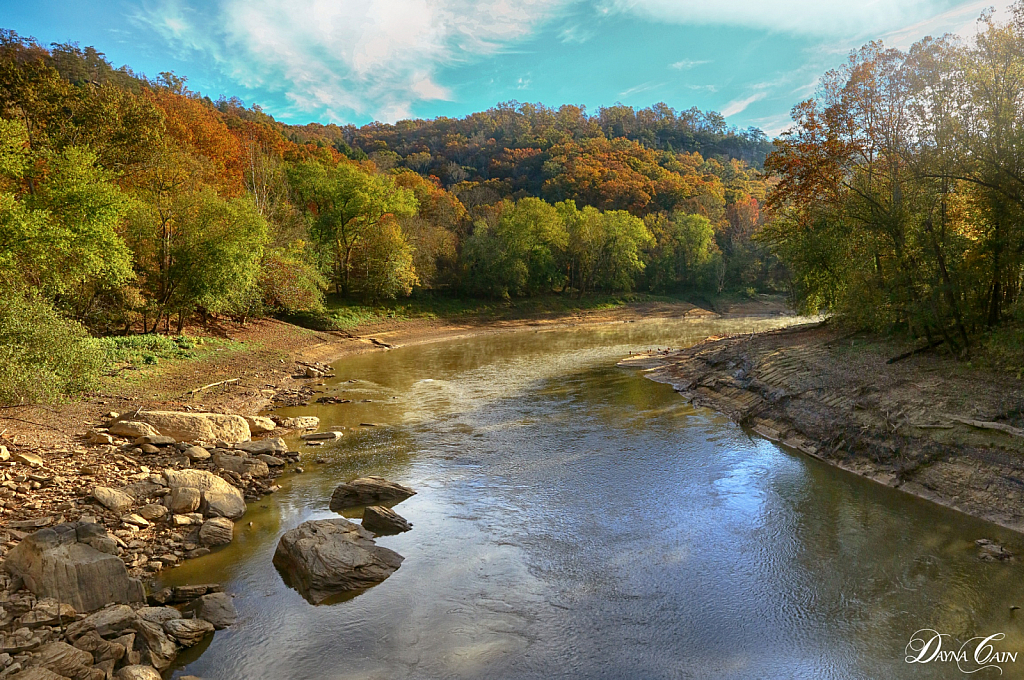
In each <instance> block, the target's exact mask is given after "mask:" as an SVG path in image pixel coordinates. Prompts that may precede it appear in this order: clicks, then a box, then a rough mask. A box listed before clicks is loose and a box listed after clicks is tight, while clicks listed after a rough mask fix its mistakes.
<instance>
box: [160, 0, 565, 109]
mask: <svg viewBox="0 0 1024 680" xmlns="http://www.w3.org/2000/svg"><path fill="white" fill-rule="evenodd" d="M567 1H568V0H519V1H518V2H515V3H513V2H509V1H508V0H340V1H339V0H221V1H220V2H219V3H217V4H215V5H213V7H212V8H210V9H206V10H204V11H203V15H202V16H200V13H199V12H198V11H193V10H191V9H189V8H188V7H187V6H185V5H183V4H181V3H180V2H179V1H178V0H160V1H159V2H158V4H155V5H151V6H149V7H148V8H147V10H146V11H145V13H144V14H143V15H142V17H141V18H142V19H143V20H144V21H145V22H146V23H148V24H149V25H151V26H152V27H153V28H155V29H156V30H157V31H158V32H159V33H160V35H162V36H163V37H164V38H165V39H166V40H168V41H169V42H171V43H172V44H174V45H175V46H176V47H178V48H179V49H182V50H192V51H196V52H200V53H203V54H204V56H206V57H208V58H211V59H213V60H215V61H216V62H217V63H218V64H219V66H220V68H221V69H222V70H223V71H224V72H225V73H226V74H227V75H228V76H230V77H231V78H233V79H234V80H235V81H236V82H238V83H240V84H241V85H244V86H246V87H249V88H253V89H256V88H259V89H264V90H271V91H283V92H285V93H286V95H287V97H288V99H289V100H290V101H291V102H292V104H293V106H294V107H295V108H296V109H297V110H300V111H303V112H320V111H322V112H324V113H325V114H326V115H327V116H328V117H329V118H331V119H333V120H337V121H339V122H340V121H344V120H346V119H348V118H350V117H351V113H355V114H357V115H371V116H375V117H377V118H378V119H381V120H396V119H398V118H401V117H406V116H408V115H410V112H411V110H412V105H413V104H414V103H415V102H417V101H424V100H448V99H451V98H452V93H451V92H450V91H449V90H448V89H447V88H445V87H444V86H443V85H441V84H439V83H438V82H437V80H436V74H437V71H438V70H439V69H440V68H443V67H444V66H450V65H453V64H458V63H463V62H466V61H469V60H472V59H474V58H478V57H481V56H486V55H492V54H495V53H496V52H498V51H500V50H501V49H502V48H503V47H504V46H506V45H508V44H509V43H513V42H515V41H517V40H520V39H523V38H525V37H528V36H529V35H531V34H532V33H533V32H534V31H535V30H536V29H537V28H538V27H539V26H540V25H541V24H543V23H544V22H546V21H548V20H549V19H550V18H552V17H553V16H554V15H555V14H556V13H557V12H558V11H559V10H560V6H561V5H563V4H565V2H567Z"/></svg>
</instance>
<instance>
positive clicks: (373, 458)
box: [167, 322, 1024, 679]
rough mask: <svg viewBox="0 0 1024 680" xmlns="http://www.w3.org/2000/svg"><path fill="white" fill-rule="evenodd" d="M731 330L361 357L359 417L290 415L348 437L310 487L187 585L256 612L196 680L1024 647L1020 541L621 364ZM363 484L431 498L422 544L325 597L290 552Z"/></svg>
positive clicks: (827, 673) (302, 486) (703, 327)
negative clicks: (297, 535)
mask: <svg viewBox="0 0 1024 680" xmlns="http://www.w3.org/2000/svg"><path fill="white" fill-rule="evenodd" d="M737 329H738V325H737V324H735V322H724V323H723V322H718V323H701V324H695V323H692V322H649V323H637V324H622V325H618V326H613V327H605V328H600V329H589V330H576V331H558V332H543V333H533V332H527V333H518V334H513V335H500V336H488V337H482V338H476V339H471V340H463V341H457V342H450V343H437V344H434V345H426V346H419V347H410V348H405V349H400V350H395V351H392V352H388V353H384V354H374V355H368V356H361V357H355V358H352V359H349V360H346V361H344V362H342V363H341V364H339V365H338V366H337V378H336V379H334V380H332V381H330V382H329V384H328V385H327V388H326V389H327V392H328V393H329V394H337V395H338V396H342V397H343V398H346V399H353V401H352V403H348V404H339V405H330V406H318V407H316V408H309V409H300V410H296V411H294V413H296V414H298V413H310V412H312V413H314V414H315V415H319V416H320V417H321V420H322V421H323V422H324V424H325V426H343V427H346V428H348V429H346V436H345V437H344V438H343V439H342V440H341V441H340V442H338V443H335V444H331V445H327V446H322V447H319V448H309V449H303V451H304V453H303V462H302V464H303V466H304V467H305V468H306V470H307V472H306V473H305V474H303V475H290V476H288V477H286V478H284V481H283V483H282V486H283V487H284V488H283V489H282V491H281V492H279V493H278V494H276V495H274V496H269V497H267V498H266V499H264V500H263V501H261V502H260V503H257V504H255V506H254V507H251V509H250V511H249V513H248V514H247V515H246V517H245V518H244V521H243V522H242V523H241V524H240V525H239V527H238V529H237V530H236V536H237V538H236V541H235V543H234V544H232V545H231V546H228V547H227V548H225V549H223V550H221V551H218V552H217V553H214V554H212V555H209V556H207V557H205V558H202V559H199V560H194V561H192V562H189V563H187V564H186V565H184V566H182V567H180V568H178V569H174V570H171V571H170V572H168V575H167V579H168V580H169V581H174V582H189V581H191V582H196V581H210V580H218V581H222V582H225V583H226V584H227V587H228V590H229V591H231V592H233V593H235V594H236V595H237V601H236V602H237V605H238V608H239V611H240V614H241V618H240V622H239V624H238V625H236V626H234V627H233V628H232V629H230V630H228V631H223V632H220V633H218V634H217V636H216V637H215V638H214V640H213V643H212V644H211V645H210V647H209V649H208V650H207V651H206V653H205V654H203V655H202V656H201V657H200V658H199V659H197V660H195V661H193V662H192V663H190V664H189V665H188V666H187V667H186V668H185V669H183V670H181V671H179V674H183V673H190V674H195V675H199V676H201V677H206V678H217V679H228V678H268V679H270V678H423V677H430V678H433V677H439V678H441V677H444V678H447V677H451V678H482V677H487V678H502V677H507V678H532V677H538V678H549V677H588V678H624V677H640V678H689V677H696V678H704V677H716V678H717V677H729V678H775V677H779V678H782V677H785V678H865V677H870V678H902V677H914V678H916V677H922V678H936V677H951V674H950V668H949V667H948V666H938V665H931V666H914V667H909V666H907V665H906V664H905V663H903V661H902V659H903V648H904V646H905V645H906V642H907V640H908V639H909V636H910V634H911V633H913V632H914V631H915V630H917V629H919V628H922V627H933V628H936V629H940V630H943V631H944V632H949V633H951V634H956V635H961V636H970V635H974V634H979V633H980V634H987V633H991V632H999V631H1001V632H1005V633H1006V634H1007V636H1008V639H1007V640H1006V641H1005V644H1004V648H1006V649H1020V650H1022V651H1024V638H1022V637H1021V629H1020V624H1019V622H1018V621H1016V620H1015V619H1012V618H1011V616H1010V611H1009V608H1008V604H1009V603H1013V602H1020V603H1024V585H1022V584H1021V582H1020V578H1019V577H1020V569H1019V567H1018V566H1017V565H1016V564H991V563H982V562H979V561H978V560H977V559H976V557H975V553H974V551H973V550H972V549H971V541H973V539H975V538H979V537H981V536H988V537H992V538H1001V539H1003V540H1009V541H1010V542H1011V543H1015V542H1017V539H1016V537H1014V536H1012V535H1008V534H1007V532H1004V531H1001V530H999V529H997V528H995V527H992V526H990V525H987V524H984V523H982V522H977V521H973V520H970V519H968V518H965V517H962V516H960V515H957V514H955V513H952V512H949V511H947V510H945V509H942V508H939V507H936V506H932V505H930V504H928V503H925V502H924V501H920V500H917V499H914V498H909V497H905V496H902V495H900V494H898V493H896V492H893V491H891V490H889V489H885V488H883V487H880V486H878V485H876V484H873V483H871V482H867V481H864V480H861V479H859V478H856V477H854V476H852V475H848V474H846V473H843V472H841V471H837V470H835V469H833V468H829V467H827V466H824V465H823V464H820V463H819V462H817V461H814V460H812V459H809V458H806V457H804V456H798V455H793V454H790V453H788V452H785V451H782V450H780V449H779V448H778V447H776V446H775V445H773V444H771V443H769V442H766V441H763V440H760V439H752V438H751V437H749V436H748V435H747V434H746V433H745V432H744V431H743V430H741V429H740V428H738V427H736V426H735V425H733V424H731V423H730V422H728V421H727V420H726V419H725V418H723V417H721V416H720V415H717V414H714V413H711V412H708V411H704V410H695V409H694V408H692V407H691V406H690V405H688V404H687V403H686V402H685V401H684V400H682V399H680V398H679V397H678V396H677V395H675V394H674V393H673V392H672V390H671V389H670V388H668V387H667V386H665V385H660V384H656V383H652V382H650V381H647V380H644V379H643V378H642V377H640V376H638V375H637V374H635V373H633V372H629V371H623V370H619V369H616V368H614V363H615V361H616V360H617V359H618V358H619V357H620V356H622V355H625V354H626V353H628V352H629V351H630V350H634V351H635V350H640V349H647V348H648V347H649V346H654V347H657V346H665V345H674V346H681V345H684V344H686V343H689V342H693V341H695V340H698V339H701V338H703V337H705V336H706V335H709V334H712V333H717V332H722V331H723V330H726V331H729V330H737ZM745 329H751V327H750V325H748V326H747V327H746V328H745ZM349 380H358V382H347V381H349ZM356 397H358V399H356ZM392 397H397V399H394V398H392ZM363 399H368V400H370V401H362V400H363ZM365 422H376V423H381V424H382V425H383V426H382V427H375V428H365V427H360V426H359V424H360V423H365ZM295 444H296V445H298V443H297V442H296V443H295ZM318 459H319V460H321V461H322V462H320V463H317V460H318ZM364 474H380V475H383V476H385V477H388V478H390V479H393V480H395V481H398V482H401V483H403V484H409V485H411V486H413V487H415V488H416V489H417V490H418V492H419V493H418V494H417V495H416V496H414V497H412V498H410V499H409V500H407V501H405V502H403V503H402V504H401V505H399V506H398V509H399V511H400V513H401V514H402V515H403V516H405V517H407V518H408V519H409V520H410V521H412V522H413V523H414V525H415V528H414V529H413V530H412V531H411V532H408V533H406V534H401V535H398V536H389V537H385V538H382V539H380V543H381V544H382V545H385V546H387V547H389V548H392V549H394V550H396V551H398V552H399V553H400V554H402V555H404V556H405V558H406V559H405V562H404V563H403V565H402V567H401V569H399V570H398V571H397V572H396V573H395V574H394V575H393V576H392V577H391V578H390V579H388V580H387V581H385V582H384V583H383V584H381V585H379V586H377V587H375V588H372V589H370V590H368V591H366V592H364V593H362V594H360V595H359V596H358V597H355V598H353V599H350V600H348V601H345V602H343V603H340V604H336V605H332V606H321V607H314V606H311V605H309V604H308V603H306V602H305V601H304V600H303V599H302V598H301V597H300V596H299V595H298V594H297V593H295V592H294V591H293V590H291V589H289V588H288V587H287V586H286V585H285V584H284V583H283V581H282V579H281V578H280V576H279V575H278V574H277V572H276V571H275V570H274V568H273V566H272V564H271V556H272V554H273V550H274V548H275V546H276V540H277V537H278V536H279V535H280V534H281V533H282V532H283V531H285V530H286V529H288V528H291V527H294V526H296V525H297V524H299V523H300V522H302V521H304V520H306V519H309V518H314V517H329V516H335V515H333V513H330V512H329V511H328V510H327V501H328V499H329V497H330V494H331V491H332V490H333V488H334V486H335V485H336V484H337V483H339V482H341V481H347V480H349V479H351V478H353V477H355V476H358V475H364ZM249 521H252V522H253V526H252V527H251V528H249V527H248V526H247V522H249ZM1020 665H1021V667H1022V668H1021V670H1024V659H1022V660H1021V662H1020ZM1019 675H1020V674H1019V673H1016V669H1014V668H1013V667H1012V665H1011V666H1010V667H1007V669H1006V671H1005V673H1004V676H1005V677H1018V676H1019Z"/></svg>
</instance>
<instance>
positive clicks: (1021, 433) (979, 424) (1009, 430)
mask: <svg viewBox="0 0 1024 680" xmlns="http://www.w3.org/2000/svg"><path fill="white" fill-rule="evenodd" d="M949 418H950V419H951V420H955V421H956V422H958V423H963V424H964V425H970V426H971V427H976V428H978V429H979V430H997V431H999V432H1005V433H1006V434H1008V435H1012V436H1014V437H1024V430H1022V429H1020V428H1019V427H1014V426H1013V425H1007V424H1006V423H995V422H992V421H989V420H971V419H970V418H961V417H960V416H949Z"/></svg>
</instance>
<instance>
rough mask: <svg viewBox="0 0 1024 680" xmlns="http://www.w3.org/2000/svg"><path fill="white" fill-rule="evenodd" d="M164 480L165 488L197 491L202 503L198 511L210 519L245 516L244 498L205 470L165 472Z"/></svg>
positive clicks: (236, 490) (237, 491)
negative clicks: (182, 488)
mask: <svg viewBox="0 0 1024 680" xmlns="http://www.w3.org/2000/svg"><path fill="white" fill-rule="evenodd" d="M164 479H166V480H167V486H169V487H170V488H171V492H172V493H173V491H174V489H177V488H179V487H183V486H184V487H190V488H193V489H198V490H199V492H200V494H201V496H202V502H201V503H200V509H201V510H202V512H203V514H204V515H208V516H211V517H227V518H228V519H238V518H239V517H241V516H242V515H243V514H245V498H244V497H243V496H242V492H241V491H239V490H238V489H236V488H235V487H233V486H231V485H230V484H228V483H227V482H226V481H224V480H223V479H221V478H220V477H218V476H217V475H215V474H213V473H212V472H207V471H206V470H165V471H164Z"/></svg>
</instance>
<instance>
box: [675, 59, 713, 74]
mask: <svg viewBox="0 0 1024 680" xmlns="http://www.w3.org/2000/svg"><path fill="white" fill-rule="evenodd" d="M710 63H711V60H710V59H699V60H698V59H683V60H682V61H677V62H675V63H674V64H669V65H668V67H669V68H674V69H676V70H677V71H686V70H689V69H691V68H693V67H694V66H700V65H701V64H710Z"/></svg>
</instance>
